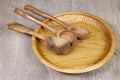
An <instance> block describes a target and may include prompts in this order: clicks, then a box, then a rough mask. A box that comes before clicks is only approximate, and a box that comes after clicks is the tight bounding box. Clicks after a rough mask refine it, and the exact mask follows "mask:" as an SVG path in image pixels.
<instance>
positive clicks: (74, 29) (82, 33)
mask: <svg viewBox="0 0 120 80" xmlns="http://www.w3.org/2000/svg"><path fill="white" fill-rule="evenodd" d="M24 9H25V10H29V11H31V12H33V13H35V14H37V15H40V16H43V17H45V18H48V19H51V20H53V21H55V22H57V23H59V24H60V25H62V26H63V27H64V28H65V29H68V30H70V31H72V32H74V33H75V34H76V35H77V38H78V39H85V38H86V37H87V36H88V34H89V32H88V30H87V29H85V28H81V27H79V26H71V25H69V24H67V23H65V22H63V21H60V20H59V19H56V18H55V17H53V16H51V15H49V14H46V13H44V12H42V11H40V10H38V9H37V8H35V7H32V6H31V5H26V6H25V7H24Z"/></svg>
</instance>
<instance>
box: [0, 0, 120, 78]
mask: <svg viewBox="0 0 120 80" xmlns="http://www.w3.org/2000/svg"><path fill="white" fill-rule="evenodd" d="M26 4H31V5H33V6H35V7H37V8H39V9H41V10H42V11H44V12H46V13H49V14H52V15H54V14H57V13H62V12H68V11H69V12H70V11H82V12H87V13H91V14H93V15H96V16H98V17H100V18H102V19H103V20H105V21H106V22H107V23H108V24H109V25H110V26H111V28H112V29H113V31H114V32H115V34H116V38H117V47H116V50H115V53H114V55H113V57H112V58H111V59H110V61H108V62H107V63H106V64H105V65H104V66H102V67H101V68H99V69H97V70H94V71H91V72H88V73H84V74H77V75H70V74H63V73H60V72H57V71H55V70H52V69H50V68H48V67H47V66H45V65H44V64H42V63H41V62H40V61H39V60H38V59H37V58H36V56H35V54H34V52H33V50H32V47H31V36H26V35H24V34H22V33H18V32H15V31H11V30H8V29H7V23H9V22H12V21H17V22H20V23H22V24H24V25H26V26H28V27H29V28H31V29H35V28H36V26H37V24H35V23H33V22H31V21H28V20H26V19H24V18H22V17H20V16H18V15H16V14H14V13H13V10H14V8H15V7H18V8H21V9H23V7H24V5H26ZM119 43H120V0H0V80H106V79H107V80H120V45H119Z"/></svg>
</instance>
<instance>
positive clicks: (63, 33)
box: [14, 8, 77, 45]
mask: <svg viewBox="0 0 120 80" xmlns="http://www.w3.org/2000/svg"><path fill="white" fill-rule="evenodd" d="M14 12H15V13H16V14H19V15H20V16H22V17H24V18H27V19H29V20H31V21H33V22H35V23H37V24H40V25H42V26H43V27H44V28H46V29H48V30H49V31H51V32H53V33H54V34H56V35H57V36H58V37H60V38H63V39H66V40H68V41H69V42H70V43H71V45H73V43H74V42H75V41H76V40H77V36H76V35H75V34H74V33H73V32H71V31H69V30H66V29H62V30H56V29H54V28H52V27H50V26H48V25H47V24H45V23H43V22H41V21H39V20H37V19H36V18H34V17H32V16H31V15H29V14H28V13H26V12H24V11H23V10H21V9H18V8H15V10H14Z"/></svg>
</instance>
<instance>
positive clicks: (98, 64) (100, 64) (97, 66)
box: [32, 12, 116, 74]
mask: <svg viewBox="0 0 120 80" xmlns="http://www.w3.org/2000/svg"><path fill="white" fill-rule="evenodd" d="M73 14H75V15H76V14H78V15H84V16H88V17H92V18H93V19H95V20H97V21H99V22H100V23H102V24H103V25H105V27H106V28H107V30H108V31H109V32H110V34H111V40H112V44H111V47H110V50H109V52H108V54H107V55H106V56H105V57H104V58H103V59H102V60H100V61H99V62H97V63H96V64H95V65H92V66H89V67H87V68H83V69H79V70H78V69H77V70H76V69H75V70H70V69H63V68H60V67H59V68H58V67H57V66H55V65H53V64H51V63H49V62H48V61H47V60H45V59H44V58H43V57H42V56H41V55H39V52H38V50H37V47H36V37H35V36H32V49H33V51H34V54H35V55H36V57H37V58H38V59H39V60H40V61H41V62H42V63H43V64H45V65H46V66H48V67H50V68H52V69H54V70H56V71H59V72H63V73H71V74H77V73H85V72H89V71H92V70H95V69H97V68H99V67H101V66H102V65H104V64H105V63H106V62H107V61H108V60H109V59H110V58H111V57H112V55H113V54H114V51H115V48H116V37H115V34H114V32H113V31H112V29H111V28H110V26H109V25H108V24H107V23H106V22H105V21H104V20H102V19H101V18H99V17H97V16H95V15H92V14H90V13H85V12H64V13H59V14H56V15H53V16H54V17H59V16H63V15H73ZM48 20H49V19H45V20H44V21H43V22H47V21H48ZM39 28H40V27H38V26H37V28H36V29H35V32H38V30H39Z"/></svg>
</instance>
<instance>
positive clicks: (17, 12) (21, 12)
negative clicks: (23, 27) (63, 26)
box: [14, 8, 57, 33]
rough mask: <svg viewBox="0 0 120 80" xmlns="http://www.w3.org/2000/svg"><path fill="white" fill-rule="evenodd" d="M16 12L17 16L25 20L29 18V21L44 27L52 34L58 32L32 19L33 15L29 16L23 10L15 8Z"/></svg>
mask: <svg viewBox="0 0 120 80" xmlns="http://www.w3.org/2000/svg"><path fill="white" fill-rule="evenodd" d="M14 12H15V13H16V14H18V15H20V16H22V17H24V18H27V19H29V20H31V21H33V22H35V23H37V24H40V25H42V26H43V27H44V28H46V29H48V30H49V31H51V32H53V33H56V31H57V30H56V29H54V28H52V27H50V26H48V25H47V24H45V23H43V22H41V21H39V20H37V19H36V18H34V17H32V16H31V15H29V14H28V13H26V12H24V11H23V10H21V9H18V8H15V9H14Z"/></svg>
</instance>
